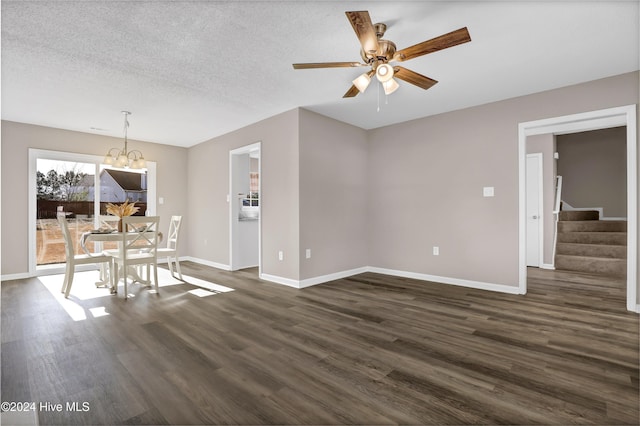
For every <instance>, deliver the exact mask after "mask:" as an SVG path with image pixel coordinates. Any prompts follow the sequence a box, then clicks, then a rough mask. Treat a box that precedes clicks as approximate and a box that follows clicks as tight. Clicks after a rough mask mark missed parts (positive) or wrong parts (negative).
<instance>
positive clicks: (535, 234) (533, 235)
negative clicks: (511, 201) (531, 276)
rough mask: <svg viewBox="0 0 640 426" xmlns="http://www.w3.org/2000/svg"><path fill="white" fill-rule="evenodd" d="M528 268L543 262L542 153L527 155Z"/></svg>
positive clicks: (538, 265)
mask: <svg viewBox="0 0 640 426" xmlns="http://www.w3.org/2000/svg"><path fill="white" fill-rule="evenodd" d="M526 192H527V196H526V212H527V236H526V238H527V266H535V267H540V263H541V261H542V217H541V216H542V153H536V154H527V165H526Z"/></svg>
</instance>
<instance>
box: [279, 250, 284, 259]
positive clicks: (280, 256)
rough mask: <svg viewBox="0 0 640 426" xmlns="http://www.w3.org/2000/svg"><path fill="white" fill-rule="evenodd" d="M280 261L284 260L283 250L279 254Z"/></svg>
mask: <svg viewBox="0 0 640 426" xmlns="http://www.w3.org/2000/svg"><path fill="white" fill-rule="evenodd" d="M278 260H284V252H283V251H282V250H280V251H279V252H278Z"/></svg>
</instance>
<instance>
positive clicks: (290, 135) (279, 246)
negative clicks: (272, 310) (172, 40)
mask: <svg viewBox="0 0 640 426" xmlns="http://www.w3.org/2000/svg"><path fill="white" fill-rule="evenodd" d="M256 142H261V143H262V145H261V153H260V155H261V157H260V161H261V163H260V166H261V169H262V170H261V176H260V179H261V185H262V187H261V189H262V192H261V194H260V204H261V211H260V215H261V220H262V241H261V244H262V273H264V274H269V275H274V276H277V277H282V278H287V279H292V280H298V279H299V276H300V270H299V266H300V265H299V261H300V258H299V252H300V250H299V231H300V228H299V211H298V209H299V173H298V162H299V160H298V110H297V109H294V110H291V111H288V112H285V113H282V114H280V115H277V116H275V117H271V118H268V119H266V120H263V121H260V122H258V123H254V124H252V125H250V126H247V127H244V128H242V129H239V130H236V131H234V132H231V133H228V134H226V135H223V136H220V137H217V138H214V139H211V140H209V141H206V142H203V143H201V144H199V145H196V146H194V147H192V148H190V149H189V155H188V158H189V167H188V169H187V176H188V177H187V180H188V183H189V201H188V206H189V212H190V215H189V220H190V222H191V223H190V226H189V227H188V234H189V246H188V250H187V253H185V254H188V255H190V256H192V257H194V258H196V259H200V260H204V261H207V262H212V263H215V264H219V265H221V266H228V265H229V204H228V203H227V194H228V193H229V151H231V150H233V149H236V148H240V147H243V146H246V145H251V144H253V143H256ZM205 241H206V242H205ZM278 251H283V252H284V259H283V260H282V261H280V260H278Z"/></svg>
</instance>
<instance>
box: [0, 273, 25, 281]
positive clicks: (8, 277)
mask: <svg viewBox="0 0 640 426" xmlns="http://www.w3.org/2000/svg"><path fill="white" fill-rule="evenodd" d="M25 278H31V275H29V273H28V272H21V273H19V274H6V275H0V281H11V280H24V279H25Z"/></svg>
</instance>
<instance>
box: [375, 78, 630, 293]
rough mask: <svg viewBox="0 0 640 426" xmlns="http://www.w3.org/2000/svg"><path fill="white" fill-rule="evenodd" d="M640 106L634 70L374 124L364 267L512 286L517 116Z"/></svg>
mask: <svg viewBox="0 0 640 426" xmlns="http://www.w3.org/2000/svg"><path fill="white" fill-rule="evenodd" d="M637 103H638V73H637V72H634V73H629V74H623V75H620V76H616V77H611V78H606V79H601V80H596V81H592V82H588V83H584V84H579V85H574V86H568V87H563V88H560V89H556V90H550V91H546V92H541V93H536V94H532V95H528V96H522V97H518V98H514V99H508V100H504V101H500V102H495V103H491V104H487V105H481V106H478V107H474V108H468V109H464V110H459V111H454V112H450V113H446V114H441V115H437V116H432V117H426V118H422V119H419V120H415V121H410V122H406V123H402V124H397V125H393V126H388V127H385V128H380V129H376V130H372V131H370V133H369V146H370V152H369V158H370V161H369V176H370V187H369V191H370V203H371V207H370V224H369V225H370V226H369V229H370V233H371V237H370V238H371V244H370V259H369V260H370V264H371V265H373V266H379V267H384V268H390V269H397V270H403V271H411V272H417V273H424V274H432V275H437V276H444V277H451V278H457V279H467V280H473V281H480V282H486V283H495V284H503V285H508V286H517V284H518V214H519V212H518V123H521V122H527V121H533V120H538V119H543V118H550V117H557V116H563V115H568V114H575V113H579V112H586V111H593V110H598V109H604V108H611V107H617V106H621V105H630V104H637ZM483 186H495V197H494V198H483V197H482V187H483ZM432 246H439V247H440V256H433V255H432V254H431V249H432Z"/></svg>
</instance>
